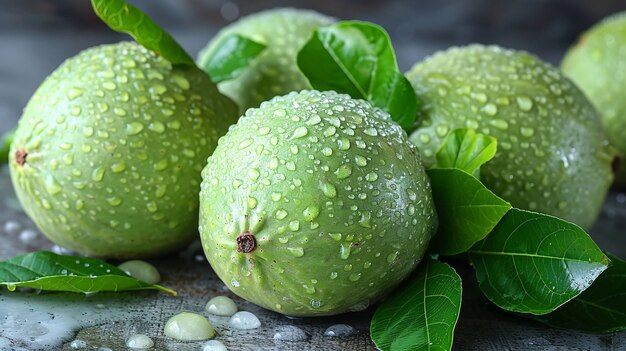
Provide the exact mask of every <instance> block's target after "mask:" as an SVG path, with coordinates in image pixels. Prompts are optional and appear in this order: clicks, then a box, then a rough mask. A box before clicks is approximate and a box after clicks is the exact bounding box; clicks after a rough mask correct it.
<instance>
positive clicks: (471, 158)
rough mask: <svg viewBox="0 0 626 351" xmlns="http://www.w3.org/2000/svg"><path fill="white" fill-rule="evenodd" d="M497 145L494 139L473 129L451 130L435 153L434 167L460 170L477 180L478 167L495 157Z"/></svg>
mask: <svg viewBox="0 0 626 351" xmlns="http://www.w3.org/2000/svg"><path fill="white" fill-rule="evenodd" d="M497 144H498V143H497V142H496V138H493V137H490V136H488V135H484V134H478V133H476V131H474V130H473V129H456V130H453V131H452V132H451V133H449V134H448V136H447V137H446V138H445V139H444V141H443V143H442V144H441V146H440V147H439V150H438V151H437V155H436V158H437V163H436V164H435V167H436V168H458V169H462V170H464V171H465V172H467V173H469V174H472V175H474V176H475V177H476V178H478V176H479V171H480V166H482V165H483V164H485V163H487V162H488V161H489V160H491V159H492V158H493V157H494V156H495V155H496V151H497Z"/></svg>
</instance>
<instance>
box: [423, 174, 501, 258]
mask: <svg viewBox="0 0 626 351" xmlns="http://www.w3.org/2000/svg"><path fill="white" fill-rule="evenodd" d="M428 176H429V177H430V184H431V188H432V192H433V199H434V201H435V207H436V209H437V215H438V217H439V229H438V230H437V234H436V235H435V236H434V237H433V239H432V240H431V242H430V246H429V251H431V252H435V253H438V254H441V255H456V254H459V253H462V252H465V251H467V250H469V249H470V248H471V247H472V245H474V244H475V243H477V242H479V241H480V240H482V239H484V238H485V237H486V236H487V235H488V234H489V233H490V232H491V231H492V230H493V228H494V227H495V226H496V225H497V224H498V222H499V221H500V219H502V217H503V216H504V215H505V214H506V213H507V212H508V211H509V210H510V209H511V204H509V203H508V202H506V201H504V200H502V199H501V198H499V197H498V196H496V195H495V194H494V193H492V192H491V191H490V190H489V189H487V188H486V187H485V186H484V185H483V184H482V183H481V182H480V181H479V180H478V179H476V178H474V177H473V176H472V175H470V174H468V173H466V172H464V171H462V170H460V169H456V168H450V169H431V170H428Z"/></svg>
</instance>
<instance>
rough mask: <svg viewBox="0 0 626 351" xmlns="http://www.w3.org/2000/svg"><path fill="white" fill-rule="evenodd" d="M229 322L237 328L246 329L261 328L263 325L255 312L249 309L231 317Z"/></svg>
mask: <svg viewBox="0 0 626 351" xmlns="http://www.w3.org/2000/svg"><path fill="white" fill-rule="evenodd" d="M228 324H230V326H231V327H233V328H235V329H241V330H246V329H256V328H259V327H260V326H261V321H260V320H259V318H257V316H255V315H254V314H252V313H250V312H247V311H241V312H237V313H235V314H234V315H233V316H232V317H230V320H229V321H228Z"/></svg>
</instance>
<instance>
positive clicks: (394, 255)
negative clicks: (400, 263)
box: [387, 251, 398, 263]
mask: <svg viewBox="0 0 626 351" xmlns="http://www.w3.org/2000/svg"><path fill="white" fill-rule="evenodd" d="M397 257H398V252H397V251H396V252H394V253H390V254H389V255H387V262H388V263H393V262H395V260H396V258H397Z"/></svg>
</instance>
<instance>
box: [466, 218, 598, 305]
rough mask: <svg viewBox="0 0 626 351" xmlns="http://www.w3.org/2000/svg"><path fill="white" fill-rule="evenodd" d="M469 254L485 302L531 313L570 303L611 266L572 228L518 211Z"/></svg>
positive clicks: (576, 227)
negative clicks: (489, 301) (485, 299)
mask: <svg viewBox="0 0 626 351" xmlns="http://www.w3.org/2000/svg"><path fill="white" fill-rule="evenodd" d="M468 252H469V256H470V260H471V262H472V264H473V266H474V268H475V270H476V277H477V278H478V283H479V286H480V289H481V290H482V291H483V293H484V294H485V296H487V298H488V299H489V300H491V301H492V302H493V303H495V304H496V305H498V306H499V307H500V308H503V309H505V310H509V311H514V312H522V313H531V314H546V313H550V312H552V311H554V310H555V309H557V308H558V307H560V306H561V305H563V304H565V303H566V302H568V301H570V300H571V299H573V298H575V297H576V296H578V295H579V294H580V293H581V292H583V291H584V290H585V289H587V288H588V287H589V286H590V285H591V284H592V283H593V281H594V280H595V279H596V278H597V277H598V276H599V275H600V273H602V272H603V271H604V270H605V269H607V267H608V266H609V263H610V260H609V258H608V257H606V255H604V253H602V251H601V250H600V249H599V248H598V246H597V245H596V243H594V242H593V240H592V239H591V238H590V237H589V235H587V233H585V231H583V230H582V229H580V227H578V226H576V225H575V224H572V223H569V222H566V221H564V220H561V219H558V218H556V217H551V216H548V215H544V214H540V213H534V212H529V211H523V210H519V209H512V210H510V211H509V212H507V214H506V215H505V216H504V218H502V220H501V221H500V223H498V225H497V226H496V227H495V228H494V230H493V231H492V232H491V233H490V234H489V235H488V236H487V238H485V239H484V240H483V241H481V242H479V243H477V244H476V245H474V247H472V249H470V250H469V251H468Z"/></svg>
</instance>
